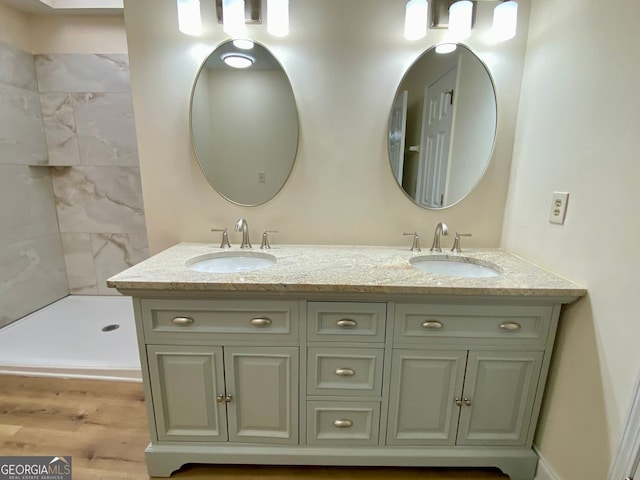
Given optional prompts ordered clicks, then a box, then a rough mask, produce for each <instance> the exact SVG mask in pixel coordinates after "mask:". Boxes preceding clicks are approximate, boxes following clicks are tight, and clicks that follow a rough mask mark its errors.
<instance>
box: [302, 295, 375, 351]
mask: <svg viewBox="0 0 640 480" xmlns="http://www.w3.org/2000/svg"><path fill="white" fill-rule="evenodd" d="M386 315H387V305H386V304H385V303H358V302H309V303H308V306H307V319H308V322H309V323H308V325H309V329H308V338H309V340H310V341H331V342H384V332H385V319H386Z"/></svg>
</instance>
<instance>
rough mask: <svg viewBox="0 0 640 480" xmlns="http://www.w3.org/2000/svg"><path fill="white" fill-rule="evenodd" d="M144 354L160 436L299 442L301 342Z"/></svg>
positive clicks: (166, 349) (160, 348)
mask: <svg viewBox="0 0 640 480" xmlns="http://www.w3.org/2000/svg"><path fill="white" fill-rule="evenodd" d="M147 352H148V360H149V377H150V383H151V393H152V398H153V404H154V410H155V412H156V418H155V421H156V429H157V435H158V440H160V441H181V442H188V441H201V442H202V441H206V442H226V441H230V442H252V443H269V444H288V445H295V444H297V443H298V428H297V421H298V348H295V347H252V346H250V347H236V346H233V347H221V346H211V347H209V346H206V347H204V346H172V345H166V346H160V345H149V346H148V347H147Z"/></svg>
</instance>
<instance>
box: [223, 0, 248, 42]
mask: <svg viewBox="0 0 640 480" xmlns="http://www.w3.org/2000/svg"><path fill="white" fill-rule="evenodd" d="M222 19H223V22H222V29H223V30H224V31H225V33H227V34H229V35H231V36H232V37H243V36H244V35H245V31H246V27H245V24H244V0H222Z"/></svg>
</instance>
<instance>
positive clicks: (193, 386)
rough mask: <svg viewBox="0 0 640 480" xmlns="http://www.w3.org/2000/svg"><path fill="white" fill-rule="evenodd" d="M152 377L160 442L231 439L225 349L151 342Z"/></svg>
mask: <svg viewBox="0 0 640 480" xmlns="http://www.w3.org/2000/svg"><path fill="white" fill-rule="evenodd" d="M147 352H148V358H149V377H150V380H151V397H152V400H153V409H154V411H155V421H156V429H157V433H158V439H159V440H160V441H163V440H164V441H175V440H178V441H199V442H204V441H208V442H211V441H227V422H226V416H225V415H226V414H225V407H224V403H220V402H218V401H217V396H218V395H222V394H224V372H223V358H222V348H220V347H174V346H162V345H149V346H148V347H147Z"/></svg>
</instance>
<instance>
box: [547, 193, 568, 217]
mask: <svg viewBox="0 0 640 480" xmlns="http://www.w3.org/2000/svg"><path fill="white" fill-rule="evenodd" d="M568 202H569V193H568V192H553V195H552V196H551V211H550V212H549V221H550V222H551V223H558V224H560V225H563V224H564V217H565V216H566V215H567V203H568Z"/></svg>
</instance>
